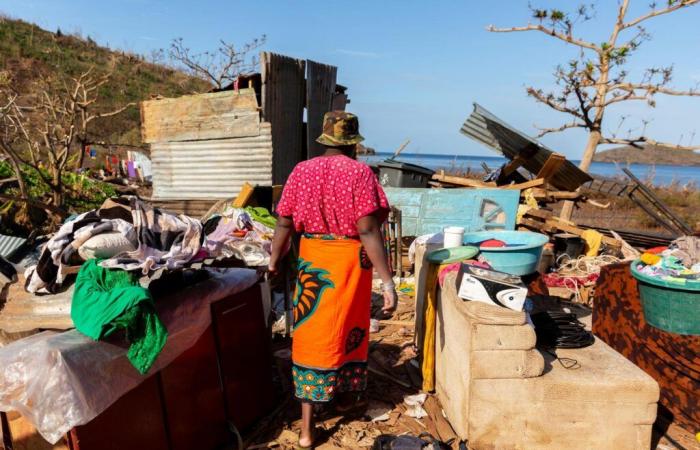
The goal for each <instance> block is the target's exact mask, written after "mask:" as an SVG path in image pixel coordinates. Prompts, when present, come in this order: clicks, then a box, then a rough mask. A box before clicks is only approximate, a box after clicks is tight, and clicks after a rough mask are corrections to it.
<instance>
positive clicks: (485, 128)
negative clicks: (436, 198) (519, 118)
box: [460, 103, 593, 191]
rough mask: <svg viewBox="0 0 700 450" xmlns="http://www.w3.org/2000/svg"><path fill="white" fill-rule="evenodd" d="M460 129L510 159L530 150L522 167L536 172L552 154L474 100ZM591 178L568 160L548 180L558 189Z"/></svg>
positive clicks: (570, 188) (577, 184) (573, 188)
mask: <svg viewBox="0 0 700 450" xmlns="http://www.w3.org/2000/svg"><path fill="white" fill-rule="evenodd" d="M460 131H461V133H462V134H465V135H466V136H469V137H470V138H472V139H474V140H476V141H478V142H481V143H482V144H484V145H485V146H487V147H489V148H491V149H493V150H495V151H497V152H499V153H501V154H503V156H505V157H506V158H508V159H510V160H512V159H514V158H515V157H516V156H518V155H521V154H523V153H527V154H529V153H532V155H531V156H530V157H529V158H527V160H526V162H525V163H524V164H523V167H524V168H525V169H527V170H528V171H529V172H531V173H533V174H537V173H539V171H540V169H542V166H544V164H545V162H547V159H548V158H549V157H550V155H552V154H553V153H555V152H554V150H552V149H550V148H547V147H546V146H545V145H543V144H542V143H540V142H538V141H537V140H535V139H533V138H531V137H529V136H527V135H526V134H524V133H522V132H520V131H518V130H516V129H515V128H513V127H511V126H510V125H508V124H507V123H505V122H503V121H502V120H501V119H499V118H498V117H496V116H494V115H493V114H492V113H490V112H489V111H487V110H486V109H485V108H484V107H482V106H481V105H479V104H477V103H474V112H472V114H471V115H470V116H469V118H467V121H466V122H464V125H462V129H461V130H460ZM592 179H593V178H592V177H591V176H590V175H588V174H587V173H586V172H584V171H582V170H581V169H579V168H578V167H576V166H575V165H574V164H573V163H572V162H571V161H569V160H567V161H565V162H564V164H563V165H562V166H561V168H560V169H559V171H557V173H556V174H554V176H552V178H551V179H550V181H549V182H550V184H552V185H553V186H554V187H556V188H558V189H565V190H568V191H574V190H576V189H577V188H578V187H579V186H581V185H582V184H584V183H587V182H589V181H591V180H592Z"/></svg>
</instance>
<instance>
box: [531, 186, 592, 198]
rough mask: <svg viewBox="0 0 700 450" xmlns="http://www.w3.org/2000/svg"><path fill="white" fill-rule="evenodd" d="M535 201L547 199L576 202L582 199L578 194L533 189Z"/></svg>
mask: <svg viewBox="0 0 700 450" xmlns="http://www.w3.org/2000/svg"><path fill="white" fill-rule="evenodd" d="M532 193H533V195H534V197H535V198H536V199H548V200H554V201H558V200H578V199H580V198H581V197H582V194H581V193H580V192H568V191H548V190H547V189H541V188H533V191H532Z"/></svg>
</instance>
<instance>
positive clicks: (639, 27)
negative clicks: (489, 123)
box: [487, 0, 700, 219]
mask: <svg viewBox="0 0 700 450" xmlns="http://www.w3.org/2000/svg"><path fill="white" fill-rule="evenodd" d="M617 3H618V5H617V8H618V9H617V18H616V21H615V24H614V25H613V28H612V31H611V33H610V35H609V37H607V39H605V40H602V43H597V42H594V41H590V40H586V39H582V38H580V37H578V36H577V35H575V34H574V28H575V26H576V25H577V24H580V23H582V22H586V21H589V20H592V19H593V18H594V14H593V10H592V7H591V6H579V7H578V9H577V10H576V11H574V12H572V13H566V12H563V11H560V10H557V9H550V10H547V9H536V8H532V7H531V10H532V13H533V19H534V22H535V23H529V24H528V25H525V26H521V27H512V28H496V27H495V26H493V25H490V26H489V27H487V29H488V30H489V31H492V32H497V33H510V32H520V31H537V32H541V33H543V34H545V35H547V36H549V37H551V38H553V39H557V40H560V41H562V42H564V43H566V44H569V45H571V46H574V47H577V48H578V49H579V55H578V57H577V58H576V59H573V60H571V61H569V62H568V63H567V64H565V65H559V66H557V68H556V70H555V72H554V77H555V81H556V84H557V88H556V89H555V90H554V91H550V92H545V91H544V90H542V89H538V88H534V87H528V88H527V93H528V95H529V96H531V97H532V98H534V99H535V100H536V101H538V102H540V103H543V104H545V105H547V106H549V107H550V108H552V109H554V110H555V111H559V112H562V113H565V114H568V115H570V116H571V117H572V119H571V121H570V122H567V123H565V124H563V125H561V126H558V127H553V128H541V129H540V130H541V133H540V134H539V136H540V137H541V136H544V135H545V134H548V133H554V132H561V131H565V130H569V129H574V128H579V129H584V130H586V131H587V132H588V141H587V143H586V147H585V149H584V152H583V157H582V159H581V164H580V168H581V169H582V170H584V171H587V170H588V168H589V167H590V165H591V162H592V160H593V156H594V155H595V152H596V149H597V148H598V146H599V145H601V144H621V145H632V146H634V147H638V148H643V146H644V145H658V146H664V147H668V148H672V149H684V150H696V149H700V146H699V145H680V144H678V143H677V144H670V143H665V142H658V141H656V140H654V139H652V138H650V137H647V136H646V135H645V132H646V126H643V127H642V128H641V130H640V132H639V133H636V130H634V129H630V130H629V132H628V134H627V136H624V137H621V136H619V135H618V132H619V131H620V128H621V125H622V124H620V125H619V126H618V129H617V132H612V133H611V134H610V135H604V124H605V122H604V118H605V112H606V109H607V108H608V107H609V106H612V105H616V104H619V103H622V102H627V101H644V102H646V103H647V104H648V105H649V106H651V107H654V106H655V104H656V103H655V96H656V95H657V94H665V95H675V96H700V91H698V90H697V89H689V90H677V89H673V88H671V87H670V86H669V85H670V83H671V80H672V77H673V66H670V67H652V68H649V69H647V70H646V72H645V73H644V74H643V75H642V76H641V79H640V80H639V81H629V80H628V78H629V73H628V72H627V70H625V68H624V66H625V64H626V62H627V61H628V59H629V57H630V56H631V55H632V54H634V53H635V52H636V51H637V50H638V49H639V47H640V46H641V44H642V43H643V42H645V41H647V40H648V39H649V38H650V35H649V33H648V32H647V30H646V29H645V28H644V27H643V24H644V23H645V22H646V21H647V20H649V19H652V18H654V17H658V16H661V15H664V14H669V13H672V12H675V11H678V10H681V9H684V8H687V7H690V6H693V5H696V4H698V3H700V0H667V1H665V2H664V3H663V4H662V7H658V6H659V5H657V4H656V3H651V4H650V5H649V9H648V11H646V12H645V13H644V14H642V15H640V16H637V17H634V18H629V17H628V12H629V6H630V0H619V1H618V2H617ZM598 42H600V41H598ZM623 122H624V121H623ZM645 125H646V124H645ZM691 144H692V143H691ZM572 209H573V205H572V204H571V203H570V202H568V203H567V204H566V205H565V207H564V211H563V212H562V217H563V218H565V219H569V218H570V217H571V212H572Z"/></svg>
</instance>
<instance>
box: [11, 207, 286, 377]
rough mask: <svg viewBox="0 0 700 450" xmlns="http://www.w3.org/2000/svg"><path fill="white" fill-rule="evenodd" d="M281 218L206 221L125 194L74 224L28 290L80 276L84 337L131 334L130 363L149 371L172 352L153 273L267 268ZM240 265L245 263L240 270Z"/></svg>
mask: <svg viewBox="0 0 700 450" xmlns="http://www.w3.org/2000/svg"><path fill="white" fill-rule="evenodd" d="M275 223H276V219H275V218H274V217H273V216H271V215H270V213H269V212H268V211H267V210H266V209H264V208H247V209H236V208H231V207H227V208H225V209H224V211H222V212H221V213H220V214H217V215H215V216H213V217H210V218H209V219H208V220H207V221H206V222H204V223H202V222H201V221H200V220H197V219H194V218H192V217H189V216H186V215H184V214H179V215H177V214H173V213H170V212H167V211H164V210H161V209H158V208H153V207H152V206H151V205H149V204H147V203H145V202H143V201H141V200H140V199H138V198H136V197H131V196H125V197H119V198H116V199H109V200H107V201H105V203H104V204H103V205H102V206H101V207H100V208H99V209H96V210H92V211H88V212H86V213H83V214H80V215H77V216H75V217H71V218H69V219H68V220H67V221H66V222H65V223H64V224H63V225H62V226H61V227H60V229H59V230H58V231H57V232H56V233H55V234H54V235H53V237H52V238H51V239H50V240H49V241H48V242H47V243H46V245H45V246H44V248H43V250H42V252H41V255H40V257H39V260H38V263H37V264H36V265H33V266H31V267H29V268H28V269H27V270H26V272H25V278H26V283H25V289H26V290H27V291H29V292H31V293H36V294H52V293H56V292H58V291H59V290H61V289H62V288H64V287H65V285H66V283H67V282H68V280H69V279H70V278H69V277H68V275H71V274H75V273H77V277H76V278H75V289H74V291H73V298H72V304H71V318H72V319H73V323H74V324H75V326H76V328H77V329H78V331H80V332H82V333H83V334H85V335H87V336H89V337H91V338H93V339H95V340H99V339H104V338H106V337H108V336H110V335H112V334H113V333H115V332H116V331H119V330H123V331H125V334H126V338H127V340H128V341H129V343H130V347H129V351H128V354H127V356H128V358H129V360H130V361H131V363H132V364H133V365H134V367H135V368H136V369H137V370H138V371H139V372H140V373H142V374H143V373H146V372H148V370H149V369H150V367H151V366H152V365H153V363H154V362H155V360H156V358H157V356H158V354H159V353H160V351H161V350H162V349H163V347H164V346H165V342H166V340H167V330H166V329H165V326H164V325H163V323H162V322H161V321H160V319H159V318H158V316H157V314H156V310H155V305H154V301H153V297H152V294H151V291H149V289H148V287H147V286H148V282H149V281H150V280H149V279H148V276H149V274H153V273H154V272H155V271H159V270H168V271H171V270H176V269H183V268H186V267H188V265H190V264H191V263H194V262H198V261H205V260H207V259H211V258H214V259H217V260H221V259H229V258H231V259H235V260H238V261H243V262H244V263H245V264H246V265H248V266H260V265H267V264H268V263H269V258H270V251H271V247H272V235H273V231H274V226H275ZM236 265H240V264H236Z"/></svg>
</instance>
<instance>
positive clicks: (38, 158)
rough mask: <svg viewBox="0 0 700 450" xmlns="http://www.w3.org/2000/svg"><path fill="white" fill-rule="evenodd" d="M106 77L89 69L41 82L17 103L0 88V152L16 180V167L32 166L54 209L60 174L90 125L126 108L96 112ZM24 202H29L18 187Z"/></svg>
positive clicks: (71, 165) (74, 160)
mask: <svg viewBox="0 0 700 450" xmlns="http://www.w3.org/2000/svg"><path fill="white" fill-rule="evenodd" d="M109 78H110V75H109V74H107V75H101V76H94V75H93V74H92V69H90V70H88V71H86V72H84V73H82V74H81V75H80V76H79V77H77V78H71V79H70V80H65V81H63V82H61V83H51V82H49V81H47V80H44V82H43V86H42V88H41V89H40V90H39V92H38V94H36V97H35V98H31V99H26V100H27V104H26V105H22V104H20V99H19V97H18V96H17V95H16V94H14V93H12V92H11V91H10V90H9V89H2V90H0V99H2V101H0V103H2V106H1V107H0V127H2V128H1V129H0V151H2V152H3V153H4V154H5V155H6V156H7V157H8V158H9V160H10V161H11V162H12V166H13V170H14V171H15V173H16V175H17V178H18V180H21V178H22V174H21V173H20V167H21V166H24V167H27V168H29V169H31V170H33V171H34V172H35V173H36V175H37V176H38V177H39V178H40V179H41V180H42V181H43V182H44V183H45V184H46V185H47V186H48V187H49V189H50V191H51V203H50V205H51V206H52V207H53V208H47V209H48V210H55V209H56V208H59V209H60V208H62V207H63V205H64V199H65V198H64V197H65V193H66V189H68V188H67V187H66V186H65V185H64V183H63V175H64V173H66V171H68V170H71V169H75V168H77V166H78V164H79V161H80V154H81V153H82V151H83V148H84V145H85V144H86V143H88V133H89V131H90V125H91V124H92V123H93V122H94V121H95V120H97V119H100V118H105V117H112V116H115V115H117V114H120V113H122V112H124V111H125V110H126V109H128V108H129V107H131V106H134V105H135V103H128V104H126V105H124V106H122V107H120V108H117V109H115V110H113V111H109V112H96V108H95V103H96V102H97V100H98V90H99V88H100V87H101V86H103V85H104V84H105V83H107V82H108V81H109ZM20 191H21V195H22V197H23V198H22V200H23V201H25V202H27V203H29V201H30V200H31V199H30V198H29V196H28V193H27V191H26V189H24V188H23V187H22V186H20Z"/></svg>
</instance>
